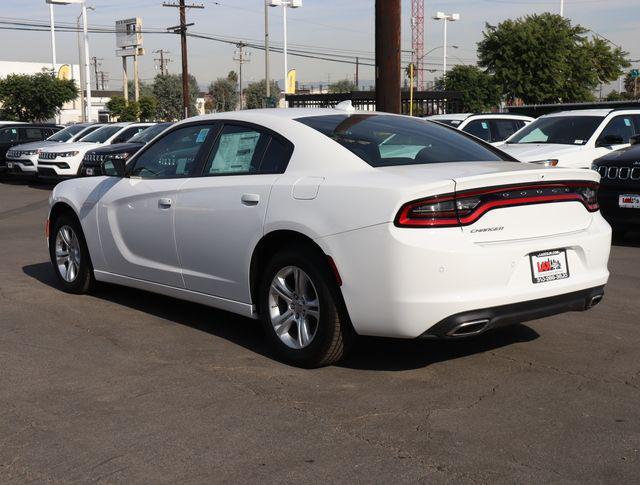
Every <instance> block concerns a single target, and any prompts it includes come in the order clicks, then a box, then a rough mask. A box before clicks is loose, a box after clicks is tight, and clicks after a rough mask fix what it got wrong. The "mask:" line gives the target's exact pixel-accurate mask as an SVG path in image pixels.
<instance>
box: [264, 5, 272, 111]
mask: <svg viewBox="0 0 640 485" xmlns="http://www.w3.org/2000/svg"><path fill="white" fill-rule="evenodd" d="M269 78H270V73H269V4H268V3H267V2H264V80H265V90H266V92H265V94H266V98H267V100H268V99H269V98H270V97H271V83H270V80H269Z"/></svg>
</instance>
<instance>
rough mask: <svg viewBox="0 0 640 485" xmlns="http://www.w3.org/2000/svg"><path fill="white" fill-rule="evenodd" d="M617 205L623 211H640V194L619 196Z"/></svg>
mask: <svg viewBox="0 0 640 485" xmlns="http://www.w3.org/2000/svg"><path fill="white" fill-rule="evenodd" d="M618 205H619V206H620V207H624V208H625V209H640V194H621V195H620V196H619V197H618Z"/></svg>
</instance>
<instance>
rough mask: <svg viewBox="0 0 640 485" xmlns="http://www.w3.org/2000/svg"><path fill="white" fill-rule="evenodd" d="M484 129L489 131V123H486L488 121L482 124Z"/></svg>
mask: <svg viewBox="0 0 640 485" xmlns="http://www.w3.org/2000/svg"><path fill="white" fill-rule="evenodd" d="M482 129H483V130H487V129H489V126H488V125H487V122H486V121H483V122H482Z"/></svg>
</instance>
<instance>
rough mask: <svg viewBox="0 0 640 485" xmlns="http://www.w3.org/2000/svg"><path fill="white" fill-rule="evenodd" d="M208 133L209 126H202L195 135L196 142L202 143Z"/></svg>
mask: <svg viewBox="0 0 640 485" xmlns="http://www.w3.org/2000/svg"><path fill="white" fill-rule="evenodd" d="M208 134H209V128H202V129H201V130H200V132H199V133H198V136H197V137H196V143H202V142H203V141H205V140H206V138H207V135H208Z"/></svg>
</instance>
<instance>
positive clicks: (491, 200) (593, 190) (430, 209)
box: [395, 182, 600, 227]
mask: <svg viewBox="0 0 640 485" xmlns="http://www.w3.org/2000/svg"><path fill="white" fill-rule="evenodd" d="M554 202H581V203H582V204H583V205H584V206H585V208H586V209H587V210H588V211H589V212H595V211H597V210H598V209H599V208H600V207H599V205H598V184H597V183H595V182H549V183H537V184H529V185H509V186H501V187H486V188H482V189H473V190H467V191H464V192H458V193H456V194H446V195H441V196H434V197H427V198H425V199H420V200H415V201H412V202H409V203H407V204H405V205H404V206H402V208H401V209H400V211H399V212H398V215H397V216H396V219H395V225H396V226H400V227H452V226H467V225H469V224H473V223H474V222H476V221H477V220H478V219H480V217H482V216H483V215H484V214H486V213H487V212H488V211H490V210H492V209H499V208H504V207H515V206H519V205H531V204H547V203H554Z"/></svg>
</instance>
